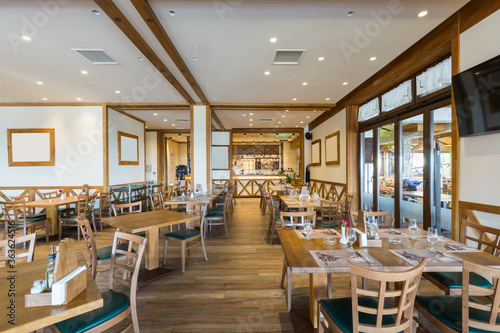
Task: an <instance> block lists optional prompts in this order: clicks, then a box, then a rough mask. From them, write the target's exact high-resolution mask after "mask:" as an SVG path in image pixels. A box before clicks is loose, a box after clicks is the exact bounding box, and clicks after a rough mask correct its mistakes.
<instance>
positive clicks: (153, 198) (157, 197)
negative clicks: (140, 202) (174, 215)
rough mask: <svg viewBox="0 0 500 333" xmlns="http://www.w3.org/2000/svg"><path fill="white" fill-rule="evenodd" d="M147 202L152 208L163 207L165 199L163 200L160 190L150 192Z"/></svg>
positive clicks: (160, 208) (159, 208) (161, 208)
mask: <svg viewBox="0 0 500 333" xmlns="http://www.w3.org/2000/svg"><path fill="white" fill-rule="evenodd" d="M149 202H150V203H151V209H152V210H163V209H165V201H164V200H163V194H162V193H161V192H158V193H153V194H150V195H149Z"/></svg>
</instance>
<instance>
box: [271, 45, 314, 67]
mask: <svg viewBox="0 0 500 333" xmlns="http://www.w3.org/2000/svg"><path fill="white" fill-rule="evenodd" d="M274 51H275V53H274V61H273V65H298V64H299V61H300V59H301V58H302V55H303V54H304V52H305V51H306V50H304V49H302V50H274Z"/></svg>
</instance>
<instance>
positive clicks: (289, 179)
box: [286, 173, 292, 184]
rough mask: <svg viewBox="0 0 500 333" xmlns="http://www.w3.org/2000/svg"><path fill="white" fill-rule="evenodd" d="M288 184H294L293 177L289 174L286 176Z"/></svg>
mask: <svg viewBox="0 0 500 333" xmlns="http://www.w3.org/2000/svg"><path fill="white" fill-rule="evenodd" d="M286 183H287V184H291V183H292V176H291V175H290V174H289V173H287V174H286Z"/></svg>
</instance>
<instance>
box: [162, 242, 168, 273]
mask: <svg viewBox="0 0 500 333" xmlns="http://www.w3.org/2000/svg"><path fill="white" fill-rule="evenodd" d="M167 243H168V241H167V239H166V238H165V239H164V240H163V266H166V265H167Z"/></svg>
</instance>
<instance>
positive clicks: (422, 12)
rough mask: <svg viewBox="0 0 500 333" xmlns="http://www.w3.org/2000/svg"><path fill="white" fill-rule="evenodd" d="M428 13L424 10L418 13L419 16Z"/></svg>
mask: <svg viewBox="0 0 500 333" xmlns="http://www.w3.org/2000/svg"><path fill="white" fill-rule="evenodd" d="M427 14H429V12H428V11H426V10H424V11H421V12H420V13H418V17H424V16H425V15H427Z"/></svg>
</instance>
